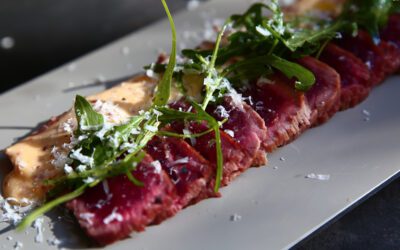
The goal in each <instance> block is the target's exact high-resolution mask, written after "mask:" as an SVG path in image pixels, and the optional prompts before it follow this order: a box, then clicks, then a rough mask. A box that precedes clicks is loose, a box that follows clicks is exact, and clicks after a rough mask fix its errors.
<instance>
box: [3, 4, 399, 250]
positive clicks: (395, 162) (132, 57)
mask: <svg viewBox="0 0 400 250" xmlns="http://www.w3.org/2000/svg"><path fill="white" fill-rule="evenodd" d="M248 6H249V1H242V0H236V1H232V0H214V1H211V2H209V3H206V4H203V5H202V6H201V7H200V8H198V9H196V10H195V11H193V12H185V13H181V14H178V15H176V16H175V21H176V24H177V26H178V32H179V33H180V34H181V35H182V34H184V31H187V30H190V31H191V32H197V31H201V30H203V28H204V20H203V19H204V16H206V17H227V16H229V15H230V14H232V13H237V12H243V11H244V10H245V9H246V8H247V7H248ZM156 7H157V6H156ZM157 8H161V5H160V6H158V7H157ZM191 35H192V33H190V34H189V33H187V32H186V33H185V34H184V35H183V36H186V37H188V36H191ZM181 42H182V39H181ZM185 43H186V45H188V46H194V45H195V44H196V43H197V41H191V42H190V41H189V42H188V41H185ZM169 46H170V31H169V26H168V22H167V21H166V20H164V21H162V22H159V23H156V24H155V25H152V26H150V27H148V28H146V29H144V30H141V31H139V32H136V33H135V34H132V35H130V36H128V37H126V38H123V39H121V40H119V41H117V42H115V43H113V44H111V45H109V46H106V47H104V48H102V49H100V50H98V51H95V52H94V53H91V54H89V55H87V56H85V57H83V58H81V59H79V60H76V61H75V62H73V63H72V64H69V65H66V66H64V67H62V68H59V69H57V70H55V71H52V72H50V73H48V74H46V75H44V76H41V77H39V78H37V79H35V80H33V81H30V82H28V83H26V84H24V85H22V86H20V87H18V88H16V89H13V90H11V91H9V92H7V93H5V94H3V95H1V96H0V107H1V108H0V117H1V121H0V148H4V147H7V146H8V145H10V144H11V143H13V141H14V138H16V137H20V136H22V135H24V134H25V133H27V132H28V130H21V129H9V128H7V127H14V128H17V127H35V126H36V125H37V124H38V123H39V122H42V121H44V120H46V119H48V118H49V117H50V116H52V115H56V114H59V113H61V112H63V111H65V110H67V109H68V108H69V107H70V106H71V105H72V101H73V98H74V96H75V94H81V95H87V94H90V93H95V92H99V91H101V90H102V89H104V88H105V85H104V84H97V85H90V84H89V85H88V83H91V82H95V81H96V79H97V78H99V77H100V78H106V79H107V80H109V79H117V78H120V77H124V76H128V75H132V74H134V73H137V72H139V71H141V69H142V66H143V65H145V64H148V63H150V62H152V61H153V60H155V58H156V56H157V53H158V50H157V49H159V48H162V49H164V50H165V51H168V50H169ZM125 47H127V48H129V52H130V53H127V52H128V50H127V49H126V48H125ZM123 48H125V49H123ZM123 51H125V53H123ZM73 86H75V87H77V88H75V90H74V89H73V90H72V91H71V87H73ZM399 93H400V78H399V77H392V78H390V79H388V80H387V81H386V82H385V83H384V84H383V85H382V86H379V87H378V88H376V89H375V90H374V91H373V93H372V94H371V96H370V97H369V98H368V100H367V101H365V102H364V103H362V104H361V105H359V106H358V107H356V108H354V109H351V110H348V111H345V112H342V113H338V114H337V115H336V116H335V117H334V118H333V119H332V120H331V121H329V122H328V123H327V124H325V125H323V126H321V127H318V128H315V129H311V130H309V131H307V132H306V133H305V134H304V135H303V136H301V138H299V139H297V140H296V141H295V142H294V143H292V144H290V145H288V146H286V147H284V148H282V149H281V150H278V151H277V152H275V153H273V154H271V155H269V161H270V162H269V166H268V167H261V168H258V169H250V170H249V171H247V172H246V173H244V174H243V175H242V176H241V177H239V178H238V179H237V180H236V181H234V183H232V184H231V185H230V186H229V187H227V188H224V189H223V190H222V196H223V197H222V198H221V199H210V200H206V201H203V202H201V203H200V204H198V205H195V206H192V207H189V208H187V209H185V210H184V211H182V212H180V213H179V214H178V215H177V216H175V217H174V218H172V219H170V220H168V221H166V222H164V223H162V224H161V225H158V226H152V227H149V228H148V230H147V231H146V232H144V233H140V234H135V235H133V236H132V239H128V240H124V241H121V242H118V243H116V244H113V245H111V246H108V247H107V249H146V250H151V249H164V250H166V249H174V250H176V249H193V250H194V249H266V248H268V249H279V248H288V247H290V246H293V245H294V244H296V243H297V242H299V241H300V240H301V239H303V238H304V237H306V236H307V235H309V234H310V233H312V232H313V231H315V230H316V229H318V228H319V227H321V226H322V225H324V223H326V222H328V221H329V220H331V219H332V218H334V217H335V216H336V215H338V214H339V213H341V212H342V211H344V210H345V209H346V208H348V207H350V206H351V205H352V204H354V203H356V202H357V201H358V200H360V199H362V198H363V197H365V196H366V195H367V194H368V193H370V192H371V191H373V190H374V189H376V188H377V187H379V186H380V185H382V184H383V183H385V181H387V180H388V179H390V178H391V177H393V176H395V175H396V174H397V173H398V172H399V171H400V154H399V153H398V152H399V149H400V140H399V138H400V109H399V107H400V98H399ZM363 110H367V111H368V112H369V113H370V117H369V121H366V119H365V118H366V114H364V113H366V112H363ZM311 173H315V174H328V175H330V179H329V180H328V181H318V180H313V179H307V178H305V176H306V175H307V174H311ZM234 214H236V215H240V216H241V219H240V220H237V221H232V220H231V217H232V216H233V215H234ZM57 215H60V211H58V212H57V211H56V212H55V213H54V214H53V215H52V216H51V217H52V218H51V220H50V219H49V218H46V227H45V232H44V242H43V243H41V244H40V243H34V236H35V232H34V230H33V229H32V228H31V229H28V230H27V232H25V233H16V232H14V231H13V230H10V229H9V228H6V225H3V226H2V227H1V228H0V230H1V229H2V231H1V232H2V233H1V235H0V246H3V247H6V248H9V247H11V246H14V245H15V243H16V241H20V242H22V243H23V244H24V246H25V247H26V248H28V249H53V248H54V246H50V244H48V243H47V242H46V241H47V240H52V239H53V237H54V235H56V237H57V238H59V239H60V240H61V241H62V243H61V245H60V246H62V247H66V248H73V247H74V248H76V247H78V248H80V247H84V246H85V244H84V243H83V242H84V241H85V240H84V239H85V237H83V236H82V234H83V233H82V232H81V231H80V230H79V228H78V227H77V226H76V225H75V224H74V223H73V222H71V223H68V222H63V221H60V220H59V219H57ZM50 221H52V222H51V223H50ZM50 224H51V226H49V225H50ZM7 237H8V239H7ZM9 237H12V239H10V238H9Z"/></svg>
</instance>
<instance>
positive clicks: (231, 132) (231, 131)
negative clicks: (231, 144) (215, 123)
mask: <svg viewBox="0 0 400 250" xmlns="http://www.w3.org/2000/svg"><path fill="white" fill-rule="evenodd" d="M224 132H225V133H227V134H228V135H229V136H230V137H232V138H234V137H235V132H234V131H233V130H230V129H225V130H224Z"/></svg>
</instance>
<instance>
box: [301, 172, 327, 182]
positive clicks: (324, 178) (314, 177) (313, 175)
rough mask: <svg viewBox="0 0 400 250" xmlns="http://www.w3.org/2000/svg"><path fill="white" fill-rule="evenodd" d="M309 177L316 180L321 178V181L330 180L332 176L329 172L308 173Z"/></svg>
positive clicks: (307, 176)
mask: <svg viewBox="0 0 400 250" xmlns="http://www.w3.org/2000/svg"><path fill="white" fill-rule="evenodd" d="M306 178H307V179H314V180H319V181H329V179H330V178H331V176H330V175H329V174H314V173H311V174H308V175H306Z"/></svg>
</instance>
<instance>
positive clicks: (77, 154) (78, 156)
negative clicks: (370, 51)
mask: <svg viewBox="0 0 400 250" xmlns="http://www.w3.org/2000/svg"><path fill="white" fill-rule="evenodd" d="M81 151H82V148H79V149H77V150H73V151H72V153H71V158H72V159H75V160H78V161H80V162H81V163H83V164H85V165H89V166H92V165H93V164H94V159H93V158H92V157H89V156H86V155H83V154H82V153H81Z"/></svg>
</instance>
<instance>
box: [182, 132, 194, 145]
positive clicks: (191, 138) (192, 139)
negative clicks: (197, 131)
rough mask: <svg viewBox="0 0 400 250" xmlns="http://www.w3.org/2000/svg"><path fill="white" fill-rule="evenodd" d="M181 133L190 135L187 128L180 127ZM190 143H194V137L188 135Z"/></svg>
mask: <svg viewBox="0 0 400 250" xmlns="http://www.w3.org/2000/svg"><path fill="white" fill-rule="evenodd" d="M182 133H183V134H184V135H187V136H190V135H191V134H192V133H191V132H190V131H189V129H186V128H185V129H182ZM189 139H190V144H192V146H194V145H196V138H194V137H190V138H189Z"/></svg>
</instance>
